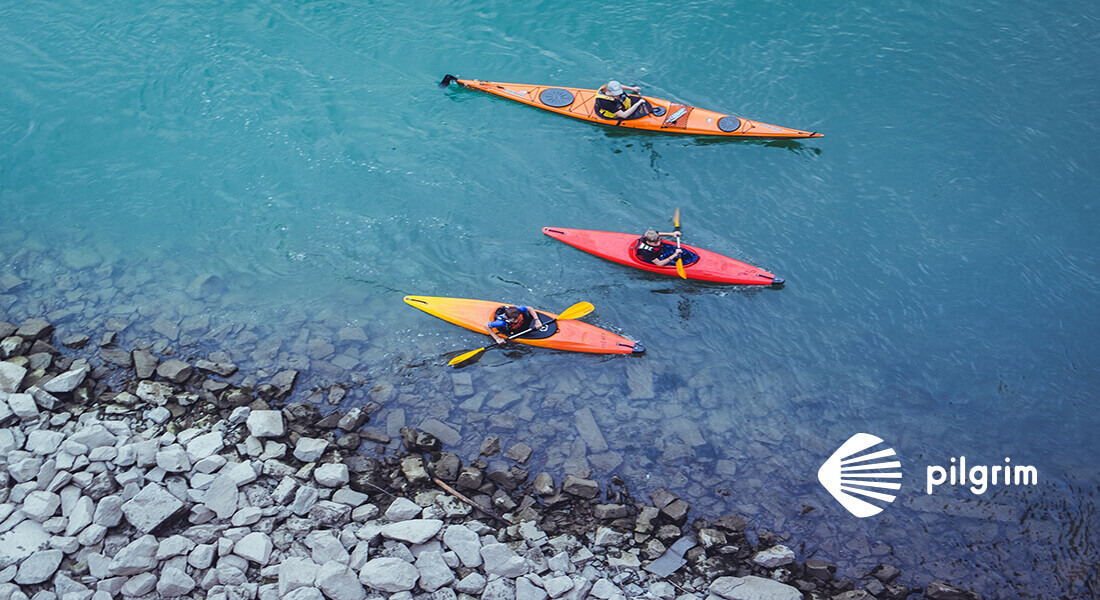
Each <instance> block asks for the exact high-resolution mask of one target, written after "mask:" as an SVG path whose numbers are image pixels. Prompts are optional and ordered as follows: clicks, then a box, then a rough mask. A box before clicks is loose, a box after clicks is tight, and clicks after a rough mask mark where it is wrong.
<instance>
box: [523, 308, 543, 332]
mask: <svg viewBox="0 0 1100 600" xmlns="http://www.w3.org/2000/svg"><path fill="white" fill-rule="evenodd" d="M518 308H519V309H520V311H522V312H525V313H527V314H529V315H531V327H533V328H535V329H538V328H540V327H542V320H541V319H539V313H538V311H536V310H535V309H533V308H531V307H529V306H520V307H518Z"/></svg>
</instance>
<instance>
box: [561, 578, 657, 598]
mask: <svg viewBox="0 0 1100 600" xmlns="http://www.w3.org/2000/svg"><path fill="white" fill-rule="evenodd" d="M542 583H543V586H544V587H545V588H546V593H547V594H548V595H549V596H550V597H551V598H557V597H559V596H562V595H564V594H565V593H566V592H568V591H569V590H571V589H573V579H572V578H570V577H569V576H568V575H561V576H559V577H548V578H544V579H543V580H542ZM669 587H671V586H669Z"/></svg>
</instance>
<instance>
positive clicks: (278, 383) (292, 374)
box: [271, 369, 298, 397]
mask: <svg viewBox="0 0 1100 600" xmlns="http://www.w3.org/2000/svg"><path fill="white" fill-rule="evenodd" d="M297 379H298V372H297V371H294V370H292V369H288V370H285V371H280V372H278V373H276V374H275V376H274V377H272V378H271V386H272V387H274V388H275V390H276V392H277V395H278V396H279V397H282V396H286V395H287V394H289V393H290V390H292V389H294V382H295V381H297Z"/></svg>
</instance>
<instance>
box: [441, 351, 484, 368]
mask: <svg viewBox="0 0 1100 600" xmlns="http://www.w3.org/2000/svg"><path fill="white" fill-rule="evenodd" d="M484 351H485V348H478V349H477V350H470V351H469V352H466V353H464V354H459V355H458V356H456V357H454V358H452V359H451V360H450V361H449V362H448V363H447V364H448V365H450V366H452V367H453V366H455V365H458V364H460V363H464V362H466V361H468V360H470V359H471V358H473V357H475V356H477V355H478V354H481V353H482V352H484Z"/></svg>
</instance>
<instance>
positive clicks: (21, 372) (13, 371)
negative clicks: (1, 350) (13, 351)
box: [0, 361, 26, 414]
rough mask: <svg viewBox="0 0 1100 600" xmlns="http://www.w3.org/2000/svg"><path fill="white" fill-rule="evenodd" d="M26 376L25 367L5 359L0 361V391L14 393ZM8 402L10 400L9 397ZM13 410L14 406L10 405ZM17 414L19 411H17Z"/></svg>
mask: <svg viewBox="0 0 1100 600" xmlns="http://www.w3.org/2000/svg"><path fill="white" fill-rule="evenodd" d="M24 377H26V369H25V368H23V367H20V366H19V364H15V363H12V362H7V361H0V392H7V393H15V392H18V391H19V385H20V384H21V383H23V378H24ZM8 402H9V404H10V403H11V400H10V399H9V401H8ZM12 410H14V407H12ZM17 414H19V413H17Z"/></svg>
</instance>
